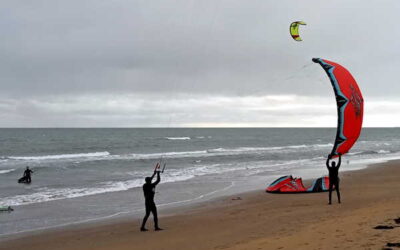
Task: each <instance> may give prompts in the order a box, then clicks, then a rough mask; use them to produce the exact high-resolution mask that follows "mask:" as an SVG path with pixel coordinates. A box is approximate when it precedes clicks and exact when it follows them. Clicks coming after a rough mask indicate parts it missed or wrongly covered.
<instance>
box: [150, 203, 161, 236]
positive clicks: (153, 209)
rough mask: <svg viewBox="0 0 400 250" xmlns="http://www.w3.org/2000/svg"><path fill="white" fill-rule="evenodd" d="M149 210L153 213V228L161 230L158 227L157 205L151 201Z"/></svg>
mask: <svg viewBox="0 0 400 250" xmlns="http://www.w3.org/2000/svg"><path fill="white" fill-rule="evenodd" d="M151 212H152V213H153V218H154V229H155V230H161V228H159V227H158V215H157V207H156V204H155V203H153V206H152V210H151Z"/></svg>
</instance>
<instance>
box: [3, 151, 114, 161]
mask: <svg viewBox="0 0 400 250" xmlns="http://www.w3.org/2000/svg"><path fill="white" fill-rule="evenodd" d="M109 155H110V153H109V152H107V151H104V152H93V153H78V154H60V155H42V156H9V157H7V158H8V159H11V160H31V161H40V160H61V159H75V158H93V157H104V156H109Z"/></svg>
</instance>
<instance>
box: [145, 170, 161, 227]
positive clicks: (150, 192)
mask: <svg viewBox="0 0 400 250" xmlns="http://www.w3.org/2000/svg"><path fill="white" fill-rule="evenodd" d="M160 167H161V166H160V163H157V164H156V167H155V169H154V173H153V175H152V176H151V177H146V178H145V182H146V183H145V184H143V194H144V198H145V206H146V215H145V216H144V218H143V222H142V226H141V227H140V231H142V232H144V231H148V230H147V229H146V228H145V225H146V222H147V219H148V218H149V216H150V213H152V214H153V218H154V230H155V231H160V230H162V229H161V228H160V227H159V226H158V217H157V207H156V204H155V202H154V195H155V193H156V186H157V184H158V183H160V181H161V178H160V172H161V171H160ZM164 167H165V166H164ZM155 175H157V180H156V181H155V182H153V183H151V182H152V180H153V178H154V176H155Z"/></svg>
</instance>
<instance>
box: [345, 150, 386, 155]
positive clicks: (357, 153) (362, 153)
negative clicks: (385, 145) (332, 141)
mask: <svg viewBox="0 0 400 250" xmlns="http://www.w3.org/2000/svg"><path fill="white" fill-rule="evenodd" d="M390 153H392V151H389V150H383V149H380V150H365V151H358V152H351V153H347V154H348V155H375V154H390Z"/></svg>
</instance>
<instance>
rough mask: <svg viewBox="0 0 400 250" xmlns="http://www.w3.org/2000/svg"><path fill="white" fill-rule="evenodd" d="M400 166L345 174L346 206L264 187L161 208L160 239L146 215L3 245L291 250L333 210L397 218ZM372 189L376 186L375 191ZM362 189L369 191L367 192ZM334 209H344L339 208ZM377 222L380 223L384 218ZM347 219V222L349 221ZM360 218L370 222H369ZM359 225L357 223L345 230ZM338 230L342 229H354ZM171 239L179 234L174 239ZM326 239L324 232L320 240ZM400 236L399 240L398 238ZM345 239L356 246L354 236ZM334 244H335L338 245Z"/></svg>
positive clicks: (317, 196)
mask: <svg viewBox="0 0 400 250" xmlns="http://www.w3.org/2000/svg"><path fill="white" fill-rule="evenodd" d="M397 166H399V167H400V160H393V161H389V162H385V163H379V164H372V165H369V166H368V167H367V168H365V169H361V170H355V171H351V170H350V171H343V172H342V174H341V179H342V187H341V189H342V199H343V202H342V204H341V205H338V204H336V196H335V193H334V196H333V202H334V204H333V205H332V206H328V205H326V204H327V196H328V194H327V193H316V194H298V195H289V196H288V195H277V194H266V193H265V191H264V190H261V191H251V192H246V193H242V194H237V195H234V196H235V197H241V200H232V198H233V197H232V195H230V196H226V197H218V198H214V199H211V200H209V201H204V202H199V203H197V204H191V205H187V206H183V207H181V208H178V209H176V208H170V209H165V210H163V214H160V215H161V216H160V226H161V227H164V229H165V230H164V231H162V232H156V233H157V238H158V241H157V242H154V241H153V240H152V237H153V236H154V232H152V231H150V232H146V233H141V232H139V230H138V228H139V224H140V220H141V218H140V219H129V220H126V218H117V219H115V220H112V221H104V220H102V221H97V222H91V223H83V224H82V223H80V224H79V225H71V226H67V227H61V228H55V229H50V230H40V231H38V232H34V233H29V234H24V235H21V234H18V235H14V236H7V237H5V238H4V239H2V240H1V242H2V244H1V246H0V249H19V248H24V247H29V248H30V249H110V248H113V249H129V246H131V244H135V245H137V246H139V245H140V247H139V248H140V249H154V248H160V249H188V247H189V248H191V249H210V248H216V247H217V246H221V247H222V246H223V247H224V248H232V249H253V248H252V247H251V246H253V245H254V244H255V245H260V247H261V249H270V248H262V245H264V244H266V243H265V242H268V244H267V245H269V246H272V245H273V244H277V245H276V247H277V248H278V247H279V246H278V245H280V244H281V245H282V247H283V249H285V248H286V247H289V245H290V244H292V243H293V242H296V241H298V240H301V239H303V238H307V235H303V234H304V232H306V231H307V230H311V231H313V228H319V226H320V225H319V224H320V223H321V222H322V224H324V223H325V224H326V223H328V224H327V225H325V228H329V227H332V225H331V224H329V218H328V219H326V218H325V217H326V213H327V212H328V213H331V215H332V218H334V219H335V220H337V219H340V218H341V217H348V216H349V214H350V217H351V218H352V217H354V218H357V219H360V220H363V219H362V218H359V216H357V213H356V214H353V213H354V211H357V212H358V213H361V214H363V216H364V217H366V218H367V217H369V216H371V211H370V210H373V211H374V215H375V217H377V214H380V217H379V216H378V217H379V218H381V217H382V216H385V215H386V216H387V217H388V218H390V217H395V216H399V215H400V212H399V213H396V212H395V211H400V199H399V198H400V197H399V194H398V192H396V191H398V190H399V189H400V184H397V180H396V176H398V175H399V174H400V168H398V167H397ZM365 185H368V186H365ZM372 187H375V188H376V190H375V191H374V190H373V189H371V188H372ZM385 187H386V189H385ZM363 189H365V191H364V192H363ZM367 191H368V192H367ZM348 198H350V200H348ZM363 205H364V206H363ZM332 208H340V210H339V209H332ZM168 210H170V211H168ZM383 212H384V213H383ZM382 213H383V214H382ZM179 214H180V215H179ZM376 219H377V218H375V222H374V223H375V224H376V223H378V222H379V220H376ZM319 220H321V221H319ZM261 221H264V222H265V223H262V222H261ZM285 223H286V225H285ZM343 223H344V224H346V223H348V222H347V221H343ZM359 223H367V224H368V222H365V221H362V222H359ZM151 225H152V217H150V218H149V221H148V228H149V229H150V228H151ZM204 225H208V226H204ZM357 225H358V224H356V226H357ZM354 226H355V225H353V224H351V225H349V226H347V227H349V228H352V227H354ZM226 228H228V230H226ZM272 228H274V230H272ZM290 228H291V229H293V228H295V230H288V229H290ZM370 228H372V227H369V229H370ZM260 229H261V230H260ZM337 230H340V231H341V232H342V231H343V232H344V231H346V230H348V229H347V228H344V229H337ZM397 230H398V229H397ZM293 231H294V232H295V233H293ZM393 231H396V229H394V230H393ZM335 232H336V231H334V232H333V233H335ZM372 232H374V231H372ZM377 233H381V232H380V231H375V234H377ZM397 233H398V232H397ZM310 235H314V236H315V232H314V234H313V232H311V233H310ZM171 237H172V238H174V239H173V240H171ZM175 238H176V239H175ZM201 239H207V241H209V242H208V243H205V242H203V241H204V240H201ZM283 239H284V240H283ZM296 239H297V240H296ZM327 239H328V238H327V237H325V238H324V239H323V240H322V241H326V240H327ZM121 240H122V241H121ZM331 240H332V241H333V239H331ZM350 240H351V239H350ZM399 241H400V238H398V240H397V242H399ZM171 242H172V243H171ZM284 242H287V243H284ZM316 242H317V241H316ZM346 242H348V243H349V244H350V241H346ZM194 243H195V244H194ZM289 243H290V244H289ZM331 243H332V244H334V242H331ZM342 243H343V242H342ZM171 244H173V247H172V245H171ZM193 244H194V245H195V247H193ZM249 244H250V245H251V246H250V245H249ZM271 244H272V245H271ZM371 244H372V243H371ZM255 245H254V246H255ZM293 246H294V245H293ZM307 246H308V247H311V246H312V242H307ZM353 247H354V246H353ZM382 247H383V245H382ZM256 249H257V248H256ZM272 249H273V248H272ZM286 249H289V248H286ZM309 249H310V248H309ZM315 249H317V248H315ZM323 249H325V248H323Z"/></svg>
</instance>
